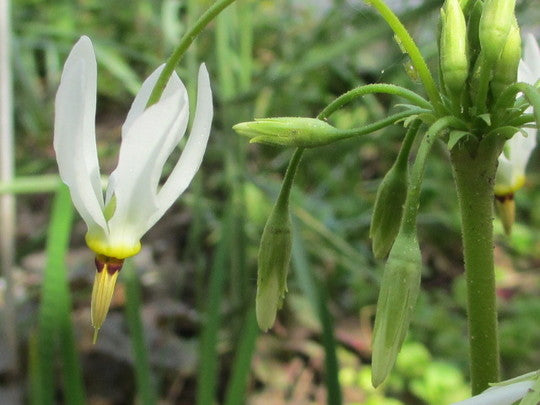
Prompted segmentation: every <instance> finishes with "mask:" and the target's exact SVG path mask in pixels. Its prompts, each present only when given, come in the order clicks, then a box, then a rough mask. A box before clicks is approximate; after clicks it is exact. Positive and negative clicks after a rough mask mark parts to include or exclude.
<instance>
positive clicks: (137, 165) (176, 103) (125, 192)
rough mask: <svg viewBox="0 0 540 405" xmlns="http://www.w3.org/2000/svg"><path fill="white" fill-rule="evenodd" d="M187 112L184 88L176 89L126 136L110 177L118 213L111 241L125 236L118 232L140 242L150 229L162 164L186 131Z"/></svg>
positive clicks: (131, 126)
mask: <svg viewBox="0 0 540 405" xmlns="http://www.w3.org/2000/svg"><path fill="white" fill-rule="evenodd" d="M173 80H175V79H173ZM176 80H178V81H179V79H178V78H176ZM188 110H189V106H188V101H187V95H186V93H185V89H184V87H183V86H176V91H174V93H173V94H171V95H170V96H169V97H166V98H162V99H161V100H160V101H159V102H158V103H156V104H154V105H153V106H151V107H150V108H148V109H147V110H145V111H144V112H143V113H142V114H141V115H139V117H138V118H137V119H135V120H134V121H133V123H132V124H131V125H129V126H128V130H127V132H125V133H123V135H122V145H121V147H120V156H119V160H118V167H117V168H116V170H115V171H114V173H113V175H112V176H111V177H112V178H113V182H112V183H111V185H112V187H114V188H113V189H112V192H113V193H114V196H115V197H116V210H115V212H114V215H113V216H112V218H111V219H110V220H109V227H110V233H111V240H112V241H114V240H115V239H117V238H120V237H122V236H121V235H116V233H117V232H122V233H125V232H128V233H130V235H131V237H133V238H137V239H138V238H140V237H141V236H142V235H143V234H144V232H146V230H147V229H148V228H147V227H146V224H147V222H148V218H149V217H150V216H151V215H153V214H154V212H155V211H156V210H157V207H158V206H157V203H156V193H157V187H158V182H159V177H160V174H161V171H162V169H163V165H164V163H165V161H166V160H167V157H168V155H169V154H170V152H171V151H172V149H173V148H174V147H175V146H176V145H177V144H178V141H179V138H180V137H181V136H182V134H183V132H184V131H185V128H186V125H187V120H188ZM128 227H129V231H127V229H128ZM122 238H123V237H122Z"/></svg>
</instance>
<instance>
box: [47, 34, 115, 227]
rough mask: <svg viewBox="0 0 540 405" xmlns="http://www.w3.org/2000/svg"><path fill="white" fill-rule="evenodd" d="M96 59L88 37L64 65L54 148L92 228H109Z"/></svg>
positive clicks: (61, 175)
mask: <svg viewBox="0 0 540 405" xmlns="http://www.w3.org/2000/svg"><path fill="white" fill-rule="evenodd" d="M96 75H97V68H96V58H95V55H94V50H93V48H92V43H91V41H90V39H89V38H88V37H81V39H80V40H79V41H78V42H77V43H76V44H75V46H74V47H73V49H72V50H71V52H70V54H69V56H68V59H67V60H66V63H65V65H64V70H63V72H62V78H61V81H60V86H59V88H58V92H57V94H56V103H55V121H54V150H55V152H56V160H57V162H58V169H59V172H60V177H61V178H62V180H63V181H64V183H66V184H67V185H68V186H69V188H70V192H71V197H72V200H73V204H74V205H75V207H76V208H77V210H78V211H79V213H80V214H81V217H82V218H83V219H84V220H85V222H86V223H87V225H88V226H89V227H92V226H94V225H98V226H100V227H101V228H102V229H103V230H106V229H107V225H106V223H105V218H104V217H103V213H102V208H103V193H102V191H101V181H100V176H99V164H98V160H97V150H96V135H95V114H96Z"/></svg>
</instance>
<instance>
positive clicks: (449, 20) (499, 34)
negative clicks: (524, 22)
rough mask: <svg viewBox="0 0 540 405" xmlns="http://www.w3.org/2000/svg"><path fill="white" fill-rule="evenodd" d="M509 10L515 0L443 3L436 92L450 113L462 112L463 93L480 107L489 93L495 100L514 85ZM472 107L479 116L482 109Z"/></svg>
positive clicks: (517, 42) (515, 53) (517, 53)
mask: <svg viewBox="0 0 540 405" xmlns="http://www.w3.org/2000/svg"><path fill="white" fill-rule="evenodd" d="M514 8H515V0H486V1H485V2H480V1H477V2H473V1H464V0H446V1H445V3H444V6H443V8H442V9H441V32H440V42H439V58H440V59H439V66H440V71H441V81H442V83H441V88H442V91H443V93H445V94H446V95H447V96H448V97H449V99H450V101H451V103H452V105H453V106H454V110H458V111H462V112H464V113H468V110H467V109H466V106H470V104H469V101H468V100H465V99H464V98H463V97H462V96H464V95H467V94H469V95H470V97H471V100H470V101H472V102H473V103H476V102H477V100H481V103H482V104H483V103H485V102H486V100H485V98H486V96H487V93H488V90H489V89H491V94H492V96H493V99H494V100H496V99H497V98H498V96H499V95H500V94H501V92H502V91H503V90H504V89H505V88H506V87H508V86H509V85H511V84H513V83H515V82H516V78H517V71H518V65H519V60H520V57H521V38H520V32H519V27H518V25H517V22H516V18H515V16H514ZM467 87H469V88H468V91H467V92H464V90H466V89H467ZM487 103H488V104H489V103H490V100H487ZM476 107H477V108H475V110H476V111H479V112H480V113H483V112H485V108H484V107H485V106H484V105H481V106H476Z"/></svg>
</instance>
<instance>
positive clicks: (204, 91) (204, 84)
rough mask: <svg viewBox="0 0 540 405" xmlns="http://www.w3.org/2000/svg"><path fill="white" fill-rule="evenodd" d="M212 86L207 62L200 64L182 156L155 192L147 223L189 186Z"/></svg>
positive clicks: (202, 145)
mask: <svg viewBox="0 0 540 405" xmlns="http://www.w3.org/2000/svg"><path fill="white" fill-rule="evenodd" d="M213 113H214V110H213V105H212V89H211V88H210V78H209V76H208V71H207V70H206V66H205V65H204V64H202V65H201V66H200V68H199V77H198V90H197V108H196V111H195V118H194V120H193V126H192V128H191V133H190V136H189V139H188V140H187V142H186V146H185V148H184V151H183V152H182V156H180V159H179V160H178V162H177V163H176V165H175V167H174V169H173V171H172V172H171V174H170V176H169V178H168V179H167V181H166V182H165V183H164V184H163V187H162V188H161V190H160V191H159V193H158V207H159V208H158V211H157V212H156V213H155V214H154V215H153V216H152V217H151V218H150V219H149V221H148V224H147V227H148V228H150V227H151V226H152V225H154V224H155V223H156V222H157V221H158V220H159V218H161V216H162V215H163V214H164V213H165V211H167V209H169V207H170V206H171V205H172V204H173V202H174V201H176V199H177V198H178V197H179V196H180V194H182V193H183V192H184V191H185V189H186V188H187V187H188V186H189V183H190V182H191V180H192V179H193V176H195V173H197V170H199V166H200V165H201V162H202V158H203V155H204V152H205V150H206V145H207V143H208V137H209V135H210V128H211V126H212V117H213Z"/></svg>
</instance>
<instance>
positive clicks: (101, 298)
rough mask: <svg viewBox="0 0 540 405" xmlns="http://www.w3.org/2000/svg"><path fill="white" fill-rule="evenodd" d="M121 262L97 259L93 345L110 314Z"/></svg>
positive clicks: (102, 257) (103, 258) (99, 257)
mask: <svg viewBox="0 0 540 405" xmlns="http://www.w3.org/2000/svg"><path fill="white" fill-rule="evenodd" d="M122 262H123V261H121V260H118V259H113V258H108V257H105V256H102V255H98V256H97V257H96V268H97V270H96V276H95V278H94V287H93V288H92V304H91V317H92V326H93V327H94V338H93V343H96V340H97V335H98V332H99V329H100V328H101V325H103V322H104V321H105V317H106V316H107V313H108V312H109V306H110V305H111V300H112V296H113V293H114V286H115V284H116V279H117V278H118V274H119V273H120V269H121V267H122Z"/></svg>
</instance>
